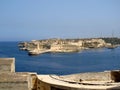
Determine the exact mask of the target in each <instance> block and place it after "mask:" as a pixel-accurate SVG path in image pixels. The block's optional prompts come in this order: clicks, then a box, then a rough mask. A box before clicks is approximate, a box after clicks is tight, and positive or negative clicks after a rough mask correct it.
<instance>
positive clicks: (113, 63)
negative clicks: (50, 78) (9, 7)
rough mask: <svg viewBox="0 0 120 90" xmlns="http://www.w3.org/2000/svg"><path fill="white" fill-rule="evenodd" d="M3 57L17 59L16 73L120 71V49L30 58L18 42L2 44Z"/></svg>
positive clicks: (1, 52) (1, 54) (0, 50)
mask: <svg viewBox="0 0 120 90" xmlns="http://www.w3.org/2000/svg"><path fill="white" fill-rule="evenodd" d="M3 57H4V58H9V57H10V58H11V57H15V59H16V61H15V66H16V72H37V73H38V74H58V75H65V74H74V73H81V72H98V71H105V70H116V69H117V70H118V69H120V47H118V48H115V49H105V48H103V49H91V50H84V51H82V52H79V53H46V54H41V55H38V56H28V54H27V52H26V51H20V50H19V48H18V42H0V58H3Z"/></svg>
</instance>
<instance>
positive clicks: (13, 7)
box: [0, 0, 120, 41]
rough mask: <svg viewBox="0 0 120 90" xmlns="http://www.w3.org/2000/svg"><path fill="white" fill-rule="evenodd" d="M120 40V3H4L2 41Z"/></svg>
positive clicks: (100, 0)
mask: <svg viewBox="0 0 120 90" xmlns="http://www.w3.org/2000/svg"><path fill="white" fill-rule="evenodd" d="M112 33H114V36H116V37H120V0H0V41H26V40H39V39H48V38H94V37H111V36H112Z"/></svg>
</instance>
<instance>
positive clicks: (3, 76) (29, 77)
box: [0, 58, 37, 90]
mask: <svg viewBox="0 0 120 90" xmlns="http://www.w3.org/2000/svg"><path fill="white" fill-rule="evenodd" d="M0 90H37V74H36V73H30V72H17V73H16V72H15V58H0Z"/></svg>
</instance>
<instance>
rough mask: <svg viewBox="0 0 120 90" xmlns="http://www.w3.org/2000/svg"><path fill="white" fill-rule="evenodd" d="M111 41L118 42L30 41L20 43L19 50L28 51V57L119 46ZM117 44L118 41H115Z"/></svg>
mask: <svg viewBox="0 0 120 90" xmlns="http://www.w3.org/2000/svg"><path fill="white" fill-rule="evenodd" d="M111 40H116V41H117V40H119V41H120V39H118V38H114V39H113V38H87V39H57V38H54V39H45V40H32V41H30V42H20V43H19V45H18V46H19V48H20V50H26V51H28V54H29V55H38V54H42V53H48V52H51V53H59V52H67V53H68V52H80V51H82V50H85V49H91V48H104V47H110V46H111V45H113V44H114V45H115V46H117V45H119V44H120V43H116V42H115V41H114V43H113V42H112V41H111ZM117 42H118V41H117Z"/></svg>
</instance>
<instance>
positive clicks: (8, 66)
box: [0, 58, 15, 72]
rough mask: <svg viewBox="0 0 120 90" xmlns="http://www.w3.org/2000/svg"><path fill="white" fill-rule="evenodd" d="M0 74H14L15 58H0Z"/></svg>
mask: <svg viewBox="0 0 120 90" xmlns="http://www.w3.org/2000/svg"><path fill="white" fill-rule="evenodd" d="M0 72H15V58H0Z"/></svg>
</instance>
